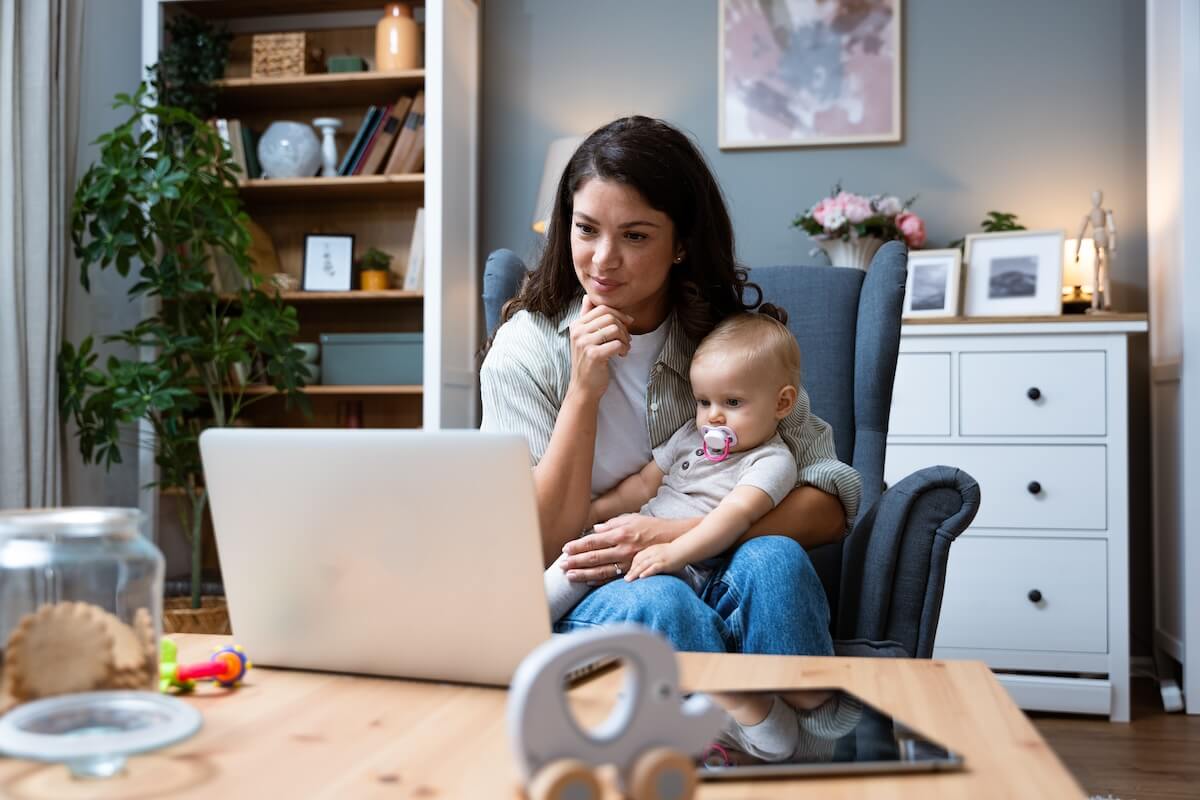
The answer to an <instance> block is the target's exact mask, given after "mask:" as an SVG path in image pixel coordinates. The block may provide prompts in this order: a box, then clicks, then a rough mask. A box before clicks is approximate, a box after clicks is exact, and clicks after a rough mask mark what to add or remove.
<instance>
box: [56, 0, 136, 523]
mask: <svg viewBox="0 0 1200 800" xmlns="http://www.w3.org/2000/svg"><path fill="white" fill-rule="evenodd" d="M83 14H84V21H83V53H82V62H81V70H82V85H81V87H80V98H79V147H78V150H77V152H76V157H75V174H76V177H77V178H79V177H82V176H83V174H84V172H86V171H87V169H88V167H89V166H90V165H91V164H92V162H93V161H95V160H96V159H97V158H98V157H99V148H98V147H96V146H95V145H93V144H91V143H92V142H94V141H95V140H96V137H97V136H99V135H100V134H102V133H104V132H105V131H107V130H110V129H111V128H113V127H115V126H116V125H118V124H119V123H121V122H123V121H124V120H125V119H126V117H127V114H126V112H124V111H114V110H113V108H112V99H113V95H115V94H117V93H118V92H132V91H133V90H134V89H136V88H137V84H138V80H139V79H140V78H141V72H142V66H141V63H142V55H141V53H142V51H141V47H142V40H141V35H142V10H141V3H140V2H139V0H102V2H95V1H93V0H89V2H86V3H84V4H83ZM90 277H91V280H92V291H91V293H90V294H89V293H87V292H84V291H83V288H82V287H81V286H80V285H79V265H78V263H73V264H72V267H71V270H70V273H69V275H68V278H67V315H66V316H67V319H66V330H65V336H66V338H67V340H68V341H70V342H72V343H75V344H78V343H79V342H80V341H81V340H82V339H83V338H84V337H85V336H88V335H89V334H91V335H95V336H96V339H97V340H99V339H100V338H101V336H102V335H104V334H108V333H113V332H115V331H118V330H122V329H124V328H127V327H129V326H130V325H132V324H134V323H136V322H137V319H138V309H137V307H136V306H133V305H130V304H129V303H128V302H127V301H126V299H125V290H126V287H127V286H128V285H129V284H130V283H132V282H133V281H132V276H131V278H129V279H124V278H121V277H120V276H119V275H117V274H116V272H115V271H113V270H111V269H109V270H105V271H104V272H100V273H98V272H96V271H95V270H93V271H92V273H91V276H90ZM100 352H101V353H102V355H101V359H103V358H105V357H107V354H108V353H115V354H118V355H120V356H121V357H124V358H129V357H131V356H132V351H131V349H130V348H124V347H120V348H118V347H114V346H112V345H102V346H101V347H100ZM132 435H133V433H132V431H131V432H130V433H129V436H130V437H132ZM63 448H64V453H63V456H64V459H63V460H64V463H65V467H66V469H65V491H64V500H65V502H66V503H67V504H68V505H116V506H131V507H136V506H137V504H138V498H137V480H138V478H137V451H136V450H135V449H134V448H133V447H128V448H126V449H125V451H124V452H123V455H124V456H125V463H123V464H118V465H116V466H114V467H113V468H112V469H111V470H109V471H108V472H107V473H106V472H105V470H104V468H103V467H99V466H94V465H93V466H84V464H83V461H82V459H81V458H80V456H79V443H78V440H77V439H76V438H75V435H74V431H73V430H69V431H67V438H66V440H65V441H64V443H63Z"/></svg>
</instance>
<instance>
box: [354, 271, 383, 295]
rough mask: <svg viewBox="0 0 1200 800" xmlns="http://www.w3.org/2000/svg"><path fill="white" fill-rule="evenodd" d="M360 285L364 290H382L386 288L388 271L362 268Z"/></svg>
mask: <svg viewBox="0 0 1200 800" xmlns="http://www.w3.org/2000/svg"><path fill="white" fill-rule="evenodd" d="M360 275H361V276H362V278H361V281H360V285H361V287H362V290H363V291H364V292H382V291H386V290H387V288H388V275H389V273H388V271H387V270H386V269H364V270H363V271H362V272H361V273H360Z"/></svg>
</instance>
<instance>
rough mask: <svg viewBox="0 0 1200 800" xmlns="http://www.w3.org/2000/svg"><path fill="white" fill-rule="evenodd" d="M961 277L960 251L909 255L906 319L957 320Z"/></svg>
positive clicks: (952, 249) (913, 251)
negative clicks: (953, 318)
mask: <svg viewBox="0 0 1200 800" xmlns="http://www.w3.org/2000/svg"><path fill="white" fill-rule="evenodd" d="M961 275H962V252H961V251H960V250H959V249H958V248H957V247H951V248H949V249H948V250H912V251H909V254H908V283H907V284H906V285H905V287H904V318H905V319H914V318H920V317H954V316H958V288H959V285H960V276H961Z"/></svg>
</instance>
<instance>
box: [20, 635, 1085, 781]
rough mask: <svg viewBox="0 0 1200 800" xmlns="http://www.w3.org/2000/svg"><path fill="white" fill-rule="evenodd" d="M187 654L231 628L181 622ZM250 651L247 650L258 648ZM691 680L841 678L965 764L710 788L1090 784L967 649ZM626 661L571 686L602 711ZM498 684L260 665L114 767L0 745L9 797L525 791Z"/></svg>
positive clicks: (696, 669)
mask: <svg viewBox="0 0 1200 800" xmlns="http://www.w3.org/2000/svg"><path fill="white" fill-rule="evenodd" d="M172 638H174V639H175V640H176V641H177V642H178V643H179V644H180V653H181V655H182V656H183V658H184V660H199V659H203V658H205V657H206V656H207V654H208V653H209V652H210V650H211V648H212V646H213V645H214V644H215V643H219V642H224V641H225V640H226V639H227V637H218V636H188V635H180V636H175V637H172ZM251 655H253V654H251ZM680 662H681V667H682V676H683V683H684V686H686V687H687V688H690V689H706V688H707V689H721V688H724V689H733V688H744V689H753V688H759V689H765V688H775V687H780V686H795V687H803V686H842V687H846V688H848V689H850V690H851V691H853V692H855V693H856V694H858V695H860V696H862V697H863V698H864V699H866V700H867V701H869V702H871V703H873V704H875V705H877V706H879V707H880V708H882V709H885V710H887V711H889V712H891V713H892V714H894V715H895V716H896V717H898V718H900V719H902V720H903V721H905V722H907V723H909V724H910V725H912V726H913V727H915V728H916V729H917V730H920V731H922V732H923V733H926V734H928V735H929V736H932V737H934V738H935V739H938V740H939V741H941V742H942V743H943V744H946V745H948V746H950V747H952V748H954V749H957V750H958V751H959V752H961V753H962V754H963V755H964V756H965V758H966V764H967V769H966V771H965V772H962V773H945V774H924V775H922V774H916V775H894V776H886V775H883V776H871V777H857V778H847V777H841V778H824V779H803V780H789V781H758V782H753V781H751V782H742V783H723V782H722V783H702V784H701V789H700V792H699V796H700V798H703V799H704V800H717V799H718V798H720V799H722V800H734V799H735V798H737V799H739V800H740V799H745V800H749V799H750V798H755V799H756V800H759V799H766V798H775V797H787V798H792V797H813V798H817V797H820V798H827V799H830V800H836V799H837V798H851V797H854V798H858V797H868V798H873V797H879V798H889V799H893V798H907V797H913V798H964V799H966V798H971V800H976V799H977V798H988V797H1020V798H1037V797H1045V798H1056V800H1057V799H1059V798H1070V797H1082V796H1083V792H1082V790H1081V789H1080V788H1079V786H1078V784H1076V783H1075V781H1074V780H1073V779H1072V778H1071V776H1070V774H1068V773H1067V771H1066V769H1065V768H1064V767H1063V765H1062V764H1061V763H1060V762H1059V760H1058V758H1057V757H1056V756H1055V755H1054V753H1053V751H1051V750H1050V748H1049V746H1048V745H1047V744H1046V742H1045V741H1043V740H1042V738H1041V736H1039V735H1038V733H1037V731H1036V730H1035V729H1034V727H1033V725H1032V724H1030V722H1029V721H1028V720H1027V719H1026V718H1025V716H1024V714H1022V713H1021V711H1020V710H1019V709H1017V707H1016V706H1015V705H1013V703H1012V701H1011V700H1010V699H1009V697H1008V695H1007V694H1006V693H1005V691H1004V689H1003V688H1001V686H1000V684H999V683H997V682H996V679H995V678H994V677H993V676H992V673H991V672H990V671H989V670H988V669H987V667H985V666H984V665H983V664H982V663H979V662H974V661H959V662H945V661H893V660H888V659H848V658H847V659H839V658H785V657H778V656H727V655H706V654H699V653H685V654H682V655H681V656H680ZM618 681H619V677H618V676H617V675H615V674H609V675H606V676H601V677H600V678H597V679H596V680H593V681H591V682H589V683H587V684H585V685H583V686H581V687H578V688H577V689H575V690H574V691H573V693H572V694H573V707H574V708H575V709H576V713H577V714H580V715H581V716H587V715H589V712H594V715H595V716H596V717H597V719H598V718H599V717H600V716H603V715H604V713H605V712H606V711H607V709H608V708H609V707H610V706H611V703H612V698H613V697H614V696H615V687H616V685H617V684H618ZM505 698H506V695H505V692H503V691H501V690H497V689H482V688H475V687H464V686H455V685H448V684H438V683H422V682H414V681H400V680H387V679H381V678H361V677H348V676H340V675H329V674H320V673H305V672H289V671H286V670H269V669H256V670H254V671H252V672H251V673H250V676H249V681H248V683H247V685H246V686H244V687H243V688H241V689H239V690H238V691H236V692H234V693H228V694H227V693H222V692H218V691H216V690H213V689H211V688H209V687H202V688H201V690H200V691H198V693H197V694H196V695H194V696H193V697H192V698H191V699H190V700H189V702H191V703H192V704H194V705H195V706H196V707H197V708H199V709H200V710H201V711H202V712H203V713H204V727H203V728H202V729H201V731H200V732H199V733H198V734H197V735H196V736H195V737H193V738H192V739H189V740H188V741H186V742H183V743H182V744H179V745H177V746H175V747H172V748H169V749H167V750H163V751H160V752H159V753H157V754H149V755H145V756H139V757H137V758H134V759H132V760H131V761H130V765H129V769H128V772H127V774H126V775H124V776H123V777H120V778H116V779H113V780H111V781H107V782H105V781H101V782H96V783H92V782H84V783H81V782H75V781H72V780H71V779H70V778H69V777H67V774H66V770H65V768H63V767H61V766H58V765H42V764H33V763H30V762H24V761H9V760H0V797H5V798H14V800H33V799H34V798H36V799H37V800H44V799H45V798H130V799H132V798H137V799H138V800H148V799H149V798H206V800H211V799H212V798H240V797H253V798H258V797H296V798H331V799H332V798H338V799H339V800H340V798H353V800H361V799H363V798H406V799H407V798H464V800H483V799H484V798H493V797H497V798H516V797H518V796H519V795H518V793H517V788H516V787H517V784H516V770H515V767H514V764H513V762H512V759H511V756H510V754H509V751H508V738H507V735H506V732H505V718H504V712H505Z"/></svg>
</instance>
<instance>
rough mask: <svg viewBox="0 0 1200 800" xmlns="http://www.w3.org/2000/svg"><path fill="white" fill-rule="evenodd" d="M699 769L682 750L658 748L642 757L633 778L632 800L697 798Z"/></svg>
mask: <svg viewBox="0 0 1200 800" xmlns="http://www.w3.org/2000/svg"><path fill="white" fill-rule="evenodd" d="M696 783H697V779H696V765H695V764H694V763H693V762H692V759H690V758H688V757H687V756H686V755H684V754H683V753H681V752H679V751H678V750H672V749H671V748H669V747H656V748H654V749H653V750H648V751H646V752H645V753H643V754H642V756H641V758H639V759H638V760H637V763H636V764H634V765H633V774H632V775H630V777H629V797H630V798H632V800H691V798H692V797H694V796H695V794H696Z"/></svg>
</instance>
